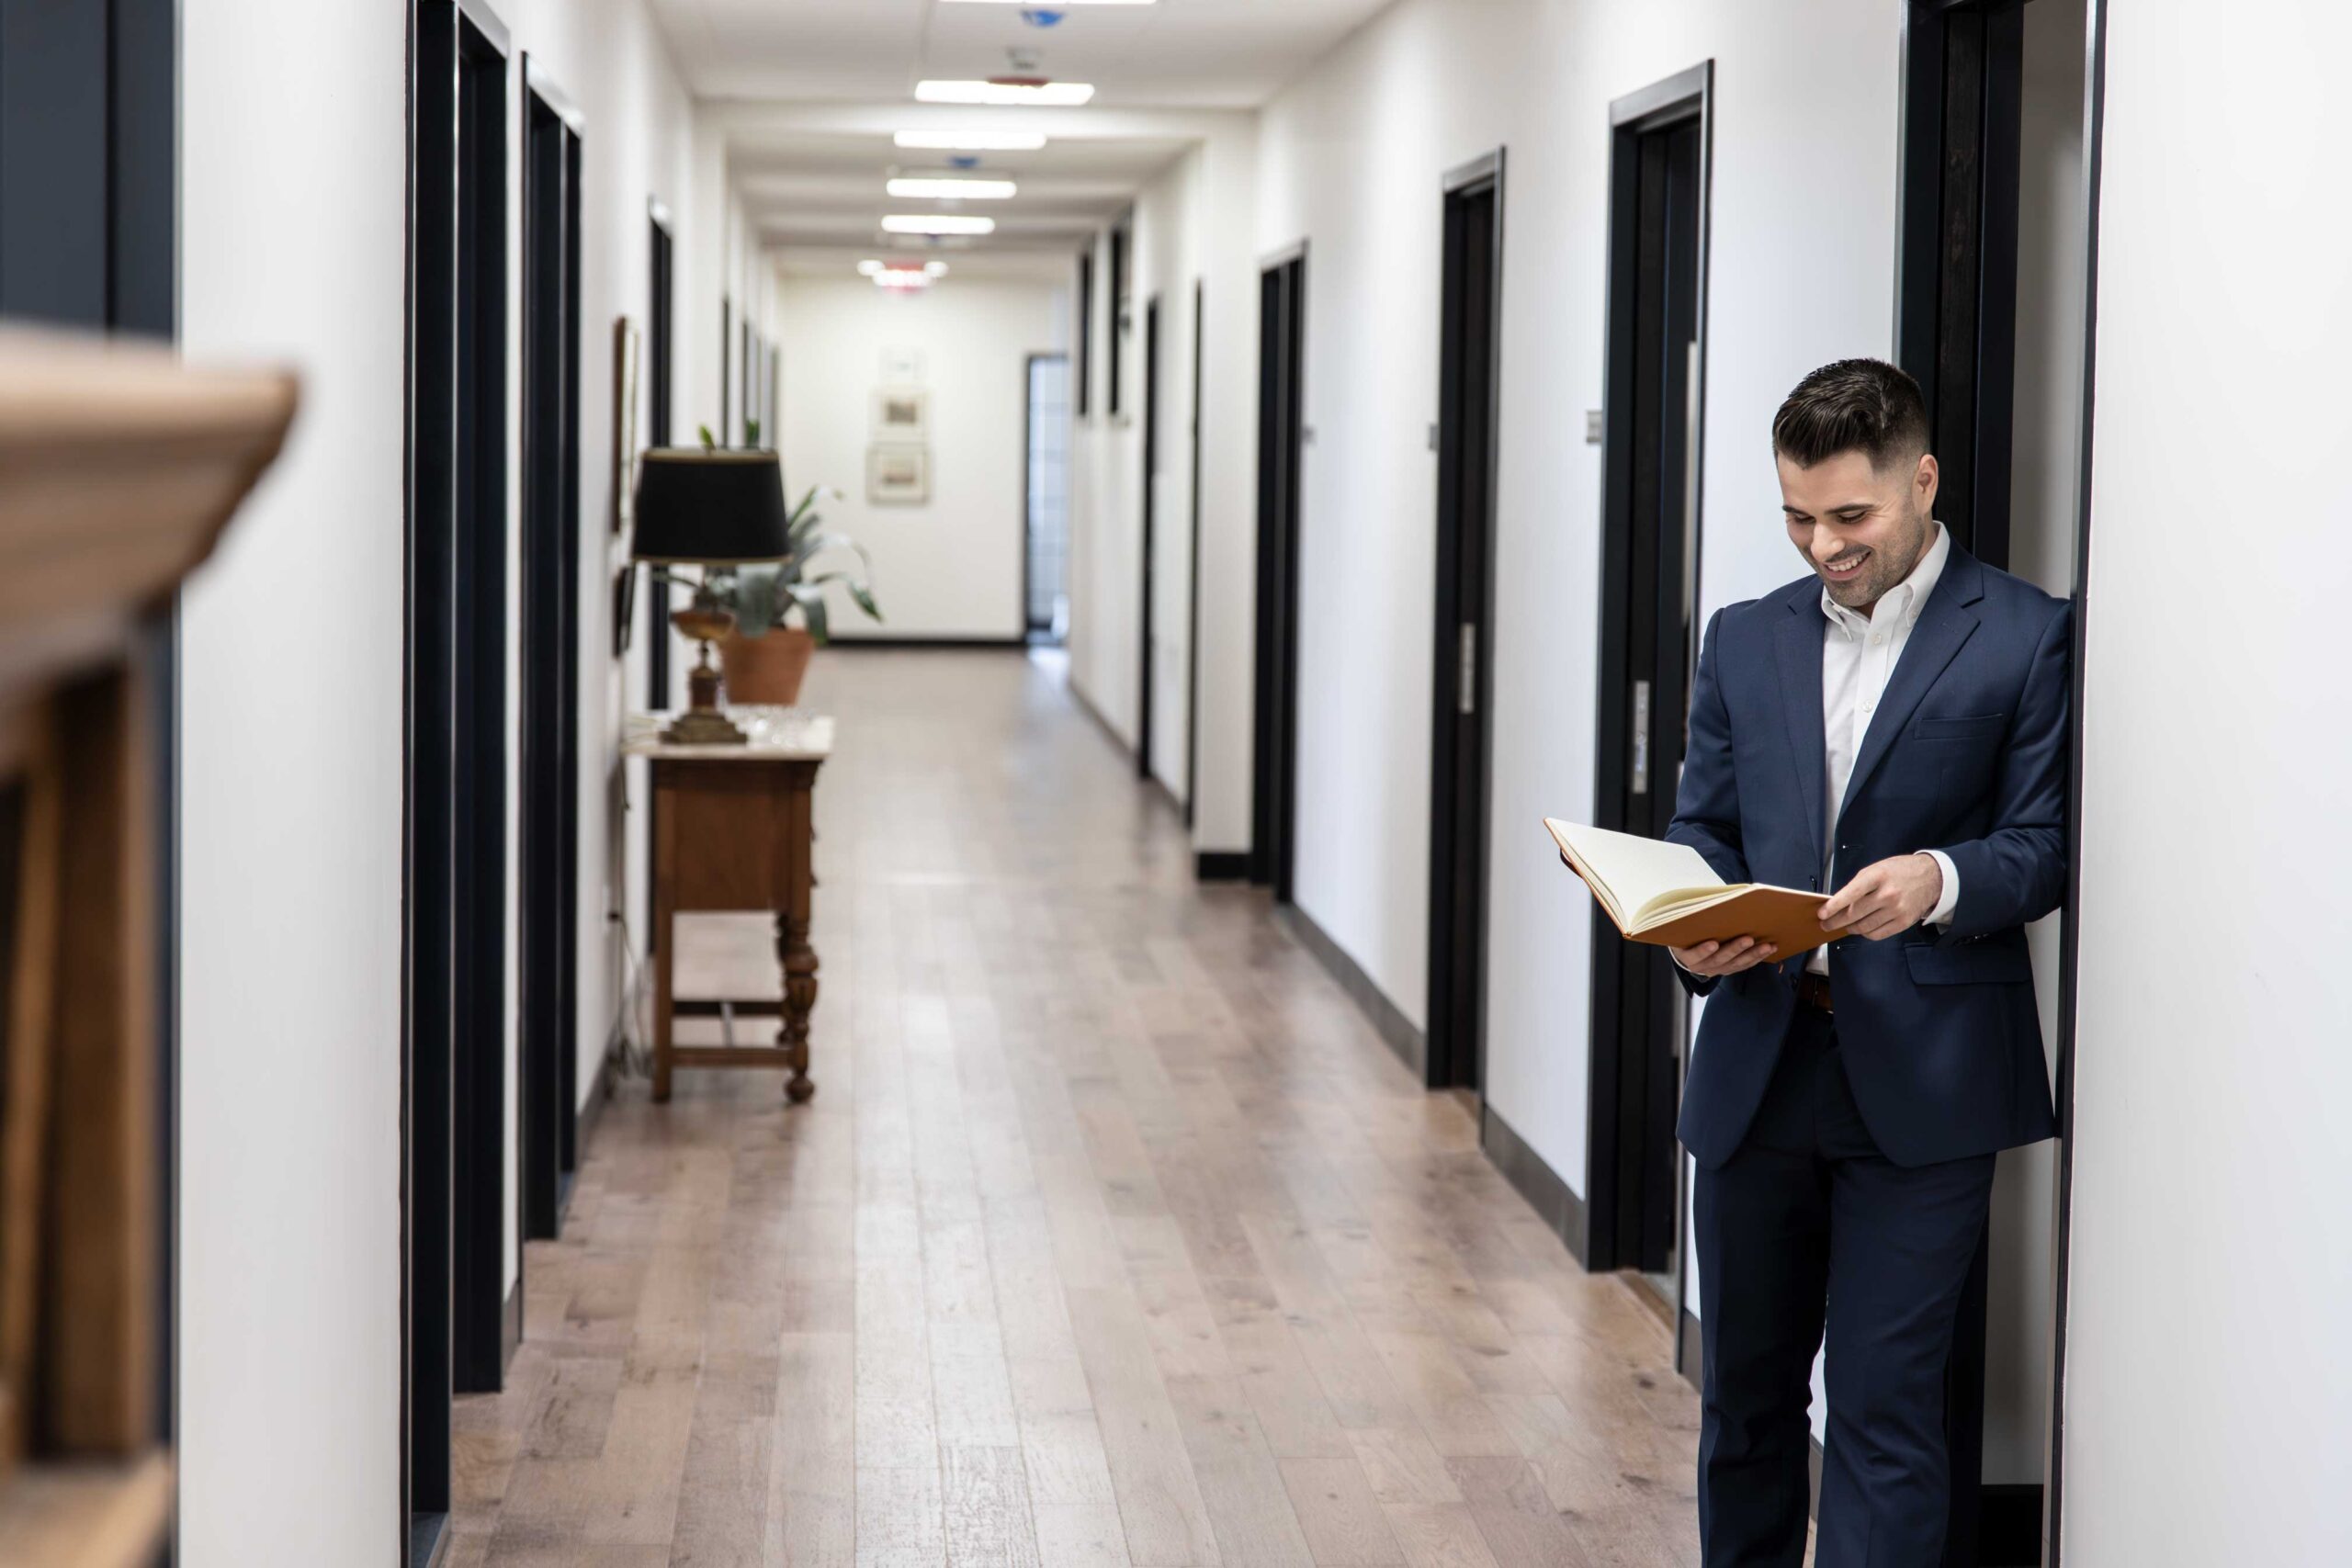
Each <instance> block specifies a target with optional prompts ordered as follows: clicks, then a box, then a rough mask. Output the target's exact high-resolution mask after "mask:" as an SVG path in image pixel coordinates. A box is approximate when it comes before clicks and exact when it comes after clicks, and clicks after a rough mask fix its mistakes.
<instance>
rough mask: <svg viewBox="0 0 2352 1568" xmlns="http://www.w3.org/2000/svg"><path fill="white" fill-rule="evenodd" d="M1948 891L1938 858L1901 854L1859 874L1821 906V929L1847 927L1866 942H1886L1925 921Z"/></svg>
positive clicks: (1831, 929)
mask: <svg viewBox="0 0 2352 1568" xmlns="http://www.w3.org/2000/svg"><path fill="white" fill-rule="evenodd" d="M1943 892H1944V874H1943V868H1942V867H1941V866H1939V865H1938V864H1937V863H1936V859H1935V857H1934V856H1933V855H1929V854H1911V855H1896V856H1894V858H1893V859H1891V860H1883V861H1880V862H1879V863H1877V864H1875V865H1866V866H1864V867H1862V869H1861V870H1860V871H1858V872H1856V873H1855V874H1854V879H1853V880H1852V881H1851V882H1849V883H1848V884H1846V886H1843V887H1841V888H1839V889H1838V894H1837V896H1836V897H1833V898H1831V899H1830V900H1829V902H1828V903H1826V904H1824V905H1823V906H1822V907H1821V929H1822V930H1823V931H1836V930H1838V928H1839V927H1841V926H1842V927H1844V928H1845V929H1846V930H1847V931H1850V932H1851V933H1852V934H1854V935H1855V936H1858V937H1861V938H1863V939H1864V940H1866V941H1870V942H1884V941H1885V940H1886V939H1887V938H1888V937H1891V936H1893V935H1894V933H1895V932H1897V931H1909V930H1910V929H1911V928H1912V927H1913V926H1916V925H1917V924H1918V923H1919V922H1920V921H1921V920H1924V919H1927V918H1928V910H1930V909H1932V908H1935V907H1936V900H1937V899H1939V898H1940V897H1943Z"/></svg>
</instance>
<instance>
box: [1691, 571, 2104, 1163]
mask: <svg viewBox="0 0 2352 1568" xmlns="http://www.w3.org/2000/svg"><path fill="white" fill-rule="evenodd" d="M2070 623H2071V615H2070V611H2069V606H2068V605H2067V604H2066V603H2065V601H2064V600H2060V599H2053V598H2052V597H2051V596H2050V595H2048V594H2046V593H2044V592H2041V590H2040V589H2038V588H2035V587H2033V586H2032V585H2031V584H2030V583H2027V582H2023V581H2019V580H2018V579H2017V578H2014V577H2011V576H2009V575H2008V574H2007V572H2003V571H1996V570H1994V569H1993V568H1991V567H1988V566H1986V565H1985V564H1984V563H1983V562H1981V561H1979V560H1977V559H1976V558H1974V557H1973V556H1970V555H1968V554H1967V553H1966V552H1964V551H1962V549H1961V548H1960V547H1958V546H1957V545H1954V546H1953V547H1952V550H1951V558H1949V560H1948V561H1947V562H1946V563H1945V566H1944V571H1943V576H1942V577H1941V578H1940V579H1939V580H1938V581H1937V583H1936V587H1935V591H1934V592H1932V593H1930V594H1928V602H1927V604H1925V605H1924V606H1923V607H1922V608H1921V610H1920V614H1919V619H1918V620H1917V623H1915V624H1914V625H1913V626H1912V628H1911V637H1910V640H1909V641H1908V642H1906V643H1905V645H1904V648H1903V654H1902V657H1901V658H1900V659H1899V660H1896V663H1895V667H1894V672H1893V673H1892V675H1891V676H1890V677H1889V678H1888V681H1887V684H1886V694H1885V695H1884V696H1883V697H1882V698H1881V699H1880V702H1879V707H1878V711H1877V713H1875V714H1874V715H1873V716H1871V721H1870V727H1869V728H1868V729H1867V730H1866V731H1865V733H1864V735H1863V737H1862V741H1861V746H1860V750H1859V751H1858V753H1857V755H1856V757H1855V760H1854V773H1853V778H1852V781H1851V783H1850V784H1849V785H1848V787H1847V791H1846V798H1845V802H1844V805H1843V807H1842V808H1841V809H1840V811H1839V813H1838V843H1837V844H1836V846H1835V848H1836V850H1837V868H1836V874H1837V875H1838V879H1839V881H1840V882H1841V883H1842V882H1843V881H1844V879H1846V878H1848V877H1850V876H1851V875H1852V874H1854V873H1856V872H1858V871H1860V870H1861V869H1862V868H1863V867H1864V866H1867V865H1870V864H1871V863H1874V862H1877V861H1881V860H1884V859H1886V858H1887V857H1888V856H1890V855H1901V854H1909V853H1911V852H1915V851H1918V850H1941V851H1943V852H1945V853H1946V854H1948V855H1950V856H1951V862H1952V867H1953V869H1954V870H1955V871H1956V872H1957V873H1958V874H1959V880H1960V901H1959V903H1958V905H1957V906H1956V907H1955V908H1953V910H1952V918H1951V925H1950V927H1949V928H1948V929H1945V930H1942V931H1939V930H1938V929H1937V928H1935V927H1932V926H1928V925H1924V924H1923V925H1918V926H1914V927H1913V928H1911V929H1910V930H1909V931H1902V932H1898V933H1897V934H1895V935H1894V936H1892V937H1889V938H1887V939H1885V940H1884V941H1883V942H1866V941H1864V940H1863V939H1861V938H1860V937H1848V938H1845V939H1844V940H1842V941H1839V942H1835V943H1833V944H1832V945H1831V949H1830V953H1829V977H1830V984H1831V988H1832V993H1833V995H1834V996H1835V998H1836V1002H1837V1008H1838V1046H1839V1053H1840V1055H1842V1057H1843V1058H1844V1061H1845V1066H1846V1076H1847V1077H1848V1079H1849V1081H1850V1082H1851V1084H1852V1086H1853V1091H1854V1101H1855V1103H1856V1105H1857V1106H1858V1107H1859V1108H1860V1111H1861V1113H1862V1120H1863V1121H1864V1122H1866V1123H1867V1124H1868V1126H1869V1128H1870V1131H1871V1136H1872V1137H1874V1138H1875V1139H1877V1141H1878V1145H1879V1147H1880V1148H1881V1149H1882V1150H1883V1151H1884V1152H1885V1154H1886V1156H1887V1157H1888V1158H1890V1159H1892V1160H1894V1162H1895V1163H1896V1164H1898V1165H1906V1166H1917V1165H1928V1164H1932V1163H1934V1162H1936V1161H1939V1160H1948V1159H1957V1158H1961V1157H1962V1156H1969V1155H1982V1154H1989V1153H1991V1152H1993V1151H1994V1150H1996V1149H2004V1148H2009V1147H2012V1146H2014V1145H2018V1144H2030V1143H2035V1142H2038V1141H2039V1140H2041V1139H2043V1138H2047V1137H2049V1136H2051V1135H2052V1134H2054V1133H2055V1132H2056V1131H2057V1122H2056V1118H2055V1116H2054V1115H2053V1114H2052V1107H2051V1101H2050V1086H2049V1078H2048V1074H2047V1069H2046V1068H2045V1066H2044V1065H2043V1057H2042V1048H2041V1019H2040V1016H2039V1014H2038V1013H2037V1012H2036V1010H2035V1008H2034V1000H2033V971H2032V969H2031V966H2030V964H2029V962H2028V960H2027V955H2026V943H2025V929H2024V928H2025V924H2026V922H2027V921H2029V920H2032V919H2039V918H2040V917H2041V916H2043V915H2046V914H2048V913H2049V912H2050V911H2051V910H2052V909H2054V908H2057V907H2058V904H2059V902H2060V900H2061V899H2062V898H2064V896H2065V887H2066V789H2067V746H2068V731H2067V720H2066V708H2067V703H2068V700H2069V682H2068V665H2069V662H2070V660H2071V659H2072V654H2073V645H2072V634H2071V631H2070V629H2069V627H2070ZM1825 630H1826V621H1825V620H1824V618H1823V615H1822V613H1821V584H1820V582H1819V581H1818V580H1817V579H1815V578H1811V577H1808V578H1806V579H1804V581H1800V582H1792V583H1791V584H1789V586H1787V587H1786V588H1783V589H1781V590H1780V591H1779V592H1775V593H1771V594H1768V595H1767V596H1766V597H1764V598H1761V599H1754V600H1749V601H1748V602H1747V603H1746V604H1734V605H1731V606H1730V607H1728V608H1727V609H1724V610H1722V611H1720V612H1718V613H1717V614H1716V615H1715V617H1714V619H1713V621H1712V622H1711V623H1709V625H1708V627H1707V634H1706V637H1705V640H1704V642H1703V643H1702V647H1701V650H1700V654H1699V677H1698V680H1697V682H1696V683H1695V684H1694V685H1693V687H1692V689H1691V741H1690V750H1689V753H1688V755H1687V757H1686V758H1685V760H1684V762H1683V773H1682V784H1681V789H1680V792H1679V795H1677V797H1676V801H1675V813H1674V824H1673V826H1672V827H1670V828H1668V829H1667V834H1666V836H1667V838H1668V840H1672V841H1674V842H1677V843H1683V844H1688V845H1690V846H1691V848H1692V849H1694V850H1697V851H1698V852H1699V853H1700V854H1701V855H1702V856H1704V857H1705V858H1706V861H1707V863H1708V864H1710V865H1712V866H1713V868H1714V869H1715V871H1716V872H1717V874H1720V875H1721V876H1722V877H1723V878H1724V880H1725V881H1727V882H1770V883H1777V884H1778V885H1780V886H1783V887H1806V888H1812V887H1818V886H1820V885H1821V877H1822V867H1823V865H1824V863H1826V862H1827V861H1828V860H1829V858H1830V857H1829V855H1828V853H1827V851H1828V850H1829V849H1830V848H1831V846H1829V845H1826V844H1825V843H1823V841H1822V840H1823V837H1824V834H1825V833H1826V830H1827V827H1828V808H1827V803H1826V801H1825V800H1824V798H1823V796H1824V794H1825V793H1826V789H1827V787H1828V785H1827V780H1828V762H1827V753H1826V749H1825V746H1824V742H1823V737H1822V710H1821V658H1822V648H1821V644H1822V636H1823V633H1824V631H1825ZM1803 968H1804V958H1802V957H1798V958H1792V959H1789V960H1786V961H1784V962H1781V963H1779V964H1758V966H1757V967H1755V968H1753V969H1749V970H1747V971H1746V972H1744V973H1742V974H1738V975H1734V976H1729V977H1727V978H1722V979H1716V980H1701V979H1698V978H1697V977H1695V976H1691V975H1688V974H1685V973H1684V972H1683V971H1682V970H1681V969H1680V968H1679V966H1678V967H1677V968H1676V970H1675V973H1676V974H1677V975H1678V976H1680V978H1681V980H1682V983H1683V984H1684V985H1685V986H1686V987H1689V988H1690V989H1691V991H1693V992H1694V993H1696V994H1698V995H1702V996H1707V997H1709V998H1710V999H1709V1001H1708V1003H1707V1008H1706V1012H1705V1016H1704V1017H1703V1018H1702V1021H1701V1022H1700V1025H1699V1039H1698V1043H1697V1045H1696V1046H1695V1047H1694V1049H1693V1053H1692V1057H1691V1075H1690V1081H1689V1083H1688V1084H1687V1086H1686V1087H1685V1089H1684V1090H1683V1097H1682V1122H1681V1126H1680V1129H1679V1132H1680V1136H1681V1139H1682V1142H1683V1144H1684V1145H1685V1146H1687V1147H1688V1148H1689V1149H1690V1150H1691V1154H1692V1155H1694V1156H1697V1158H1698V1160H1699V1162H1700V1163H1701V1164H1702V1165H1705V1166H1708V1167H1711V1168H1712V1167H1715V1166H1720V1165H1721V1164H1723V1162H1724V1161H1725V1160H1727V1159H1729V1158H1730V1157H1731V1156H1732V1155H1733V1154H1734V1153H1736V1151H1737V1149H1738V1148H1739V1145H1740V1140H1741V1139H1742V1138H1743V1137H1744V1136H1745V1135H1746V1134H1747V1125H1748V1122H1749V1121H1750V1120H1751V1119H1752V1118H1753V1117H1754V1116H1755V1114H1756V1108H1757V1106H1758V1103H1760V1102H1761V1100H1763V1098H1764V1089H1765V1086H1766V1084H1767V1083H1768V1082H1770V1078H1771V1076H1772V1065H1773V1063H1774V1061H1775V1060H1776V1059H1777V1058H1778V1056H1779V1055H1780V1050H1781V1040H1782V1038H1783V1037H1784V1036H1785V1035H1786V1034H1787V1033H1788V1027H1789V1018H1790V1014H1791V1012H1792V1010H1793V1009H1794V1008H1795V1006H1796V991H1795V984H1796V976H1798V974H1799V973H1800V972H1801V971H1802V970H1803Z"/></svg>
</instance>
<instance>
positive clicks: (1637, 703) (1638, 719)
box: [1633, 681, 1650, 795]
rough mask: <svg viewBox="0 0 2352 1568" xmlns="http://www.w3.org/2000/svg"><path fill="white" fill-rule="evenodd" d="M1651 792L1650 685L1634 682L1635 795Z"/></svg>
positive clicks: (1645, 682)
mask: <svg viewBox="0 0 2352 1568" xmlns="http://www.w3.org/2000/svg"><path fill="white" fill-rule="evenodd" d="M1649 792H1650V683H1649V682H1647V681H1636V682H1634V782H1633V793H1634V794H1635V795H1647V794H1649Z"/></svg>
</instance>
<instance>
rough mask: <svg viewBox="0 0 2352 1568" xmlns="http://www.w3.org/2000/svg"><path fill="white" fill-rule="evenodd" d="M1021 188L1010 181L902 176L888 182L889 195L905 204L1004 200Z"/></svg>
mask: <svg viewBox="0 0 2352 1568" xmlns="http://www.w3.org/2000/svg"><path fill="white" fill-rule="evenodd" d="M1020 188H1021V187H1020V186H1017V185H1015V184H1013V183H1012V181H1011V180H988V179H944V178H940V177H938V176H935V175H917V176H901V177H899V178H898V179H894V180H892V181H891V182H890V185H889V191H890V194H891V195H892V196H895V197H903V198H905V199H906V200H908V201H1004V200H1007V199H1008V198H1010V197H1012V193H1013V192H1014V191H1017V190H1019V189H1020Z"/></svg>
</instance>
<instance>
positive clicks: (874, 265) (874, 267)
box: [857, 261, 882, 277]
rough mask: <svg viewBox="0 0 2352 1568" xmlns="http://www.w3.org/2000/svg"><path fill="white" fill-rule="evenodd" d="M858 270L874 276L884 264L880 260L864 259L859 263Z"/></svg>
mask: <svg viewBox="0 0 2352 1568" xmlns="http://www.w3.org/2000/svg"><path fill="white" fill-rule="evenodd" d="M857 270H858V271H860V272H862V273H864V274H865V276H868V277H872V276H874V275H875V274H876V273H877V272H880V271H881V270H882V264H881V263H880V262H878V261H862V262H860V263H858V264H857Z"/></svg>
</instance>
